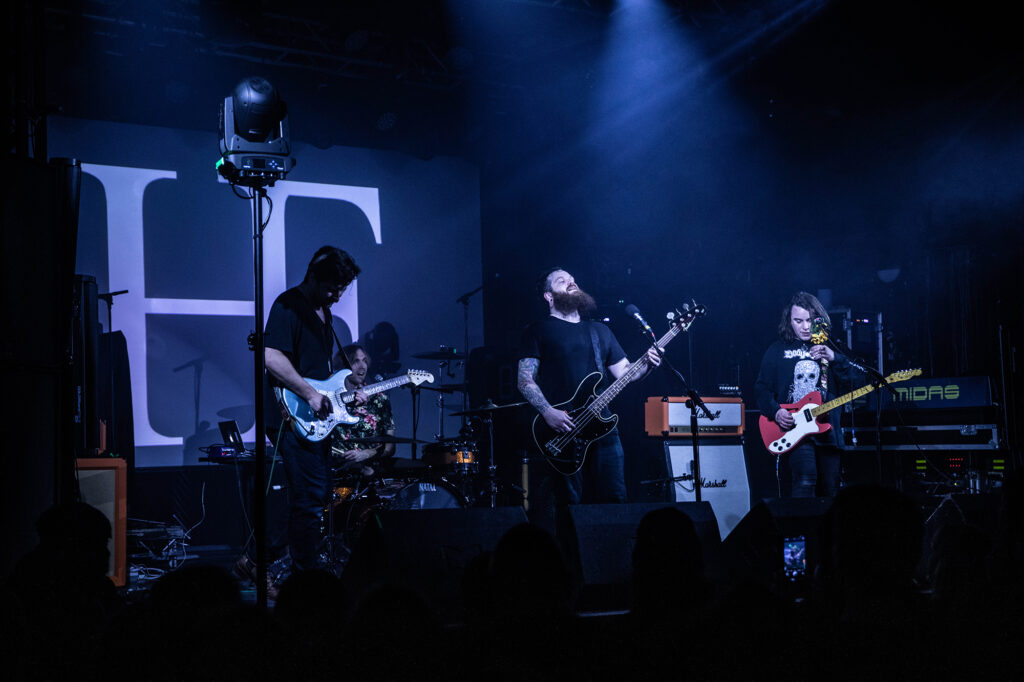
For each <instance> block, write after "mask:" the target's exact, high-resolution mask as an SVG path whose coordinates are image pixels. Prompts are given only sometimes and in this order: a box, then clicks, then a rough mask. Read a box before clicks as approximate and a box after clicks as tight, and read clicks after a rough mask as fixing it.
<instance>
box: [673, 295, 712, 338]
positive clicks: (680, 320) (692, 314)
mask: <svg viewBox="0 0 1024 682" xmlns="http://www.w3.org/2000/svg"><path fill="white" fill-rule="evenodd" d="M707 312H708V309H707V308H706V307H704V304H703V303H697V302H696V301H694V300H693V299H691V300H690V302H689V303H684V304H683V309H682V310H680V309H679V308H676V309H675V311H673V312H670V313H668V314H667V315H666V317H667V318H668V319H669V321H670V322H671V324H672V326H673V327H678V328H679V329H680V330H681V331H684V332H685V331H687V330H688V329H689V328H690V325H692V324H693V321H694V320H696V319H697V318H698V317H704V315H706V314H707Z"/></svg>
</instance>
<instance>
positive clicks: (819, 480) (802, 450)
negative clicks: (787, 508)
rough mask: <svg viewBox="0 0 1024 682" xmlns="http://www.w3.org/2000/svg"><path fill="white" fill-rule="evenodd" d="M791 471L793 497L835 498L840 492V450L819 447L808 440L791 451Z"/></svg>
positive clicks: (825, 446) (823, 446) (824, 446)
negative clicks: (816, 496) (818, 495)
mask: <svg viewBox="0 0 1024 682" xmlns="http://www.w3.org/2000/svg"><path fill="white" fill-rule="evenodd" d="M789 469H790V472H791V473H792V475H793V491H792V496H793V497H814V496H815V494H816V493H817V494H820V495H823V496H826V497H835V495H836V493H838V492H839V450H837V449H836V448H834V447H829V446H827V445H818V444H816V443H814V442H813V441H812V440H811V439H810V438H808V439H807V440H805V441H804V442H803V443H801V444H800V445H798V446H796V447H795V448H793V449H792V450H790V452H789ZM816 488H817V490H815V489H816Z"/></svg>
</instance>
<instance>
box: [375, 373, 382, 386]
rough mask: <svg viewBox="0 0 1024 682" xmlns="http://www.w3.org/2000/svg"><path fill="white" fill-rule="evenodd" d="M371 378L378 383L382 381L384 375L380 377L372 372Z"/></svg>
mask: <svg viewBox="0 0 1024 682" xmlns="http://www.w3.org/2000/svg"><path fill="white" fill-rule="evenodd" d="M373 380H374V382H376V383H378V384H379V383H380V382H382V381H384V377H382V376H381V375H379V374H374V375H373Z"/></svg>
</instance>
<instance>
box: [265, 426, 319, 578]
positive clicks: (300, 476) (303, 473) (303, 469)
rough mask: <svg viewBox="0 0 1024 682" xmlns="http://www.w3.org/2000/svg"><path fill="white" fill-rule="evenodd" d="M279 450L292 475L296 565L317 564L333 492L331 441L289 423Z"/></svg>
mask: <svg viewBox="0 0 1024 682" xmlns="http://www.w3.org/2000/svg"><path fill="white" fill-rule="evenodd" d="M276 435H277V433H276V431H275V432H274V436H276ZM278 452H279V453H280V454H281V459H282V464H284V472H285V476H286V477H287V479H288V549H289V552H290V553H291V557H292V565H293V568H294V569H295V570H299V571H302V570H308V569H311V568H316V566H317V563H318V562H317V547H318V546H319V544H320V540H321V532H320V520H321V515H322V514H323V510H324V508H325V507H326V506H327V503H328V499H329V496H330V493H331V466H330V459H329V456H330V441H329V440H327V439H324V440H322V441H320V442H319V443H311V442H309V441H307V440H304V439H302V438H299V437H298V436H297V435H295V431H294V430H293V429H291V428H289V427H288V426H285V427H284V433H282V434H281V443H280V445H279V446H278Z"/></svg>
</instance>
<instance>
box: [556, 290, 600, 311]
mask: <svg viewBox="0 0 1024 682" xmlns="http://www.w3.org/2000/svg"><path fill="white" fill-rule="evenodd" d="M551 304H552V305H553V306H554V307H555V310H557V311H558V312H560V313H561V314H562V315H571V314H572V313H579V314H580V315H586V314H587V313H589V312H591V311H593V310H596V309H597V303H595V302H594V297H593V296H591V295H590V294H588V293H587V292H585V291H583V289H577V290H576V291H574V292H572V293H569V292H566V291H552V292H551Z"/></svg>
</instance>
